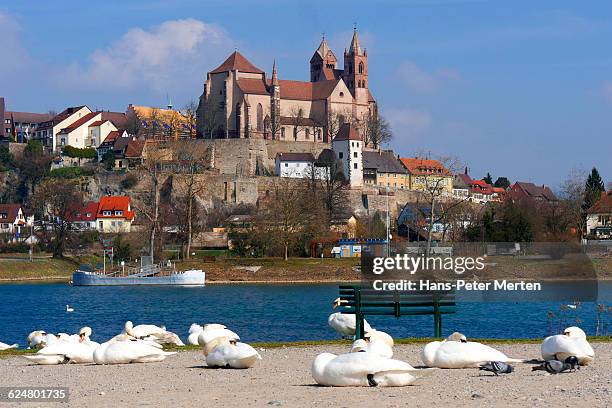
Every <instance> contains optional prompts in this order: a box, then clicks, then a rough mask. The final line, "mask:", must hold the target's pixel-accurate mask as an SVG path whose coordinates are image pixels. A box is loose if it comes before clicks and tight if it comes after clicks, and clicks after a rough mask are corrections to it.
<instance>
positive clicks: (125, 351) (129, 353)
mask: <svg viewBox="0 0 612 408" xmlns="http://www.w3.org/2000/svg"><path fill="white" fill-rule="evenodd" d="M173 354H176V352H169V351H163V350H161V349H159V348H157V347H154V346H152V345H151V344H149V343H148V342H146V341H142V340H133V339H132V340H127V341H108V342H106V343H103V344H101V345H100V346H99V347H97V348H96V349H95V351H94V352H93V361H94V362H95V363H96V364H129V363H154V362H159V361H163V360H165V359H166V357H167V356H171V355H173Z"/></svg>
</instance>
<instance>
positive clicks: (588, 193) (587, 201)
mask: <svg viewBox="0 0 612 408" xmlns="http://www.w3.org/2000/svg"><path fill="white" fill-rule="evenodd" d="M604 191H606V188H605V187H604V182H603V180H602V179H601V176H600V175H599V172H598V171H597V169H596V168H595V167H593V170H591V174H589V177H588V178H587V180H586V184H585V186H584V203H583V204H582V212H583V213H584V214H585V215H586V211H587V210H588V209H589V208H591V207H592V206H593V205H594V204H595V203H596V202H597V201H598V200H599V198H600V197H601V193H603V192H604Z"/></svg>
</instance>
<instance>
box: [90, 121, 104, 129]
mask: <svg viewBox="0 0 612 408" xmlns="http://www.w3.org/2000/svg"><path fill="white" fill-rule="evenodd" d="M105 122H107V121H106V120H97V121H95V122H93V123H91V124H90V125H89V126H88V127H96V126H100V125H102V124H103V123H105Z"/></svg>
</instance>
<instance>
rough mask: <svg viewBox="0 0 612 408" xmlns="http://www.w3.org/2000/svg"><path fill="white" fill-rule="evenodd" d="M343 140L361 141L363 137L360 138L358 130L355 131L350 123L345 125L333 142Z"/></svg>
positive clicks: (341, 127)
mask: <svg viewBox="0 0 612 408" xmlns="http://www.w3.org/2000/svg"><path fill="white" fill-rule="evenodd" d="M343 140H361V136H359V133H357V129H355V127H354V126H351V124H350V123H343V124H342V126H340V130H338V134H337V135H336V137H334V140H333V141H334V142H337V141H338V142H339V141H343Z"/></svg>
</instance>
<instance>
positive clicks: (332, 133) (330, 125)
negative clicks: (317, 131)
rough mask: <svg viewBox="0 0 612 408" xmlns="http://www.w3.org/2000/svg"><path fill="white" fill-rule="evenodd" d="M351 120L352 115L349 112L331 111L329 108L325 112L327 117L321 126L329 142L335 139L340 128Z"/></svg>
mask: <svg viewBox="0 0 612 408" xmlns="http://www.w3.org/2000/svg"><path fill="white" fill-rule="evenodd" d="M351 118H352V115H351V112H350V111H349V110H333V109H331V108H330V109H328V110H327V116H326V118H325V120H324V121H322V123H321V125H322V126H325V127H326V128H327V135H328V137H329V140H330V141H331V140H333V139H334V137H336V135H337V134H338V131H340V126H342V125H343V124H344V123H345V122H347V121H351Z"/></svg>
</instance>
